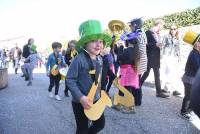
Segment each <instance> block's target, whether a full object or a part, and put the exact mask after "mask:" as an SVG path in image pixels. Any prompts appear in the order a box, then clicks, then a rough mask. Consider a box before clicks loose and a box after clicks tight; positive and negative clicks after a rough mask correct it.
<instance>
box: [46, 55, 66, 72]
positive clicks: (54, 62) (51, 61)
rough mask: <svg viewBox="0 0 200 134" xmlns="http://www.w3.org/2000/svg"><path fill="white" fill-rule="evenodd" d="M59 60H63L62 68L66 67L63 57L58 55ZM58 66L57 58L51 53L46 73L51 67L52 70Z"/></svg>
mask: <svg viewBox="0 0 200 134" xmlns="http://www.w3.org/2000/svg"><path fill="white" fill-rule="evenodd" d="M58 59H60V60H61V64H60V66H64V65H65V61H64V59H63V57H62V55H61V54H59V55H58ZM55 64H56V57H55V56H54V53H51V54H50V55H49V57H48V61H47V64H46V71H49V67H50V70H51V68H52V67H53V66H54V65H55Z"/></svg>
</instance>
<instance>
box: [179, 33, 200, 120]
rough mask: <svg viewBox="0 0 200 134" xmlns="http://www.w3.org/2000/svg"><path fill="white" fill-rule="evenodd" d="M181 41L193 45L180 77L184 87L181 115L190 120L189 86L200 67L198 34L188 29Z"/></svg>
mask: <svg viewBox="0 0 200 134" xmlns="http://www.w3.org/2000/svg"><path fill="white" fill-rule="evenodd" d="M183 41H185V42H187V43H189V44H191V45H193V47H194V48H193V50H192V51H191V52H190V54H189V56H188V59H187V62H186V65H185V73H184V75H183V77H182V81H183V84H184V88H185V96H184V98H183V103H182V108H181V116H182V117H183V118H185V119H186V120H192V116H191V109H190V107H189V105H190V99H191V91H192V88H191V87H192V84H193V81H194V77H195V75H196V74H197V71H198V69H199V67H200V34H197V33H195V32H193V31H188V32H186V34H185V36H184V38H183Z"/></svg>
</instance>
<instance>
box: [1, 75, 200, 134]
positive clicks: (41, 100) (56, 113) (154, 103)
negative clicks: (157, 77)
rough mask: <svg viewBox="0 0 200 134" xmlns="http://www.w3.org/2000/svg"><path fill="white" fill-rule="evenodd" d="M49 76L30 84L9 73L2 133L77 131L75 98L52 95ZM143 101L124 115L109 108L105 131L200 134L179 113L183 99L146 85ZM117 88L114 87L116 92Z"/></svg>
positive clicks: (68, 133) (69, 133)
mask: <svg viewBox="0 0 200 134" xmlns="http://www.w3.org/2000/svg"><path fill="white" fill-rule="evenodd" d="M47 88H48V78H47V77H46V76H45V74H42V73H38V74H34V81H33V86H31V87H27V86H26V82H25V81H24V80H23V78H21V77H20V74H17V75H14V74H10V75H9V86H8V88H6V89H3V90H0V134H73V133H74V132H75V120H74V116H73V113H72V108H71V103H70V101H71V98H66V97H64V94H63V90H64V85H63V83H62V84H61V87H60V92H59V94H60V96H61V97H62V101H56V100H55V99H51V98H49V97H48V92H47ZM143 91H144V95H143V104H142V106H141V107H137V113H136V114H131V115H128V114H122V113H119V112H116V111H114V110H113V109H109V108H107V109H106V111H105V116H106V126H105V129H104V130H103V131H102V132H101V134H122V133H123V134H199V133H200V131H199V130H198V129H197V128H196V127H195V126H194V125H193V124H192V123H190V122H187V121H185V120H183V119H182V118H180V117H179V116H178V113H179V110H180V107H181V103H182V98H179V97H173V96H172V97H171V98H170V99H160V98H157V97H155V92H154V91H153V90H152V89H150V88H143ZM114 92H116V89H114V88H113V93H114Z"/></svg>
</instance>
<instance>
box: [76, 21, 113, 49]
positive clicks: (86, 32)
mask: <svg viewBox="0 0 200 134" xmlns="http://www.w3.org/2000/svg"><path fill="white" fill-rule="evenodd" d="M79 36H80V40H79V41H78V42H77V43H76V49H77V51H80V50H81V47H84V45H85V44H86V43H88V42H89V41H92V40H98V39H102V40H103V41H104V42H105V44H104V45H105V47H107V46H109V45H110V44H111V42H112V38H111V36H110V35H108V34H106V33H104V32H103V30H102V28H101V23H100V22H99V21H98V20H88V21H85V22H83V23H82V24H81V25H80V27H79Z"/></svg>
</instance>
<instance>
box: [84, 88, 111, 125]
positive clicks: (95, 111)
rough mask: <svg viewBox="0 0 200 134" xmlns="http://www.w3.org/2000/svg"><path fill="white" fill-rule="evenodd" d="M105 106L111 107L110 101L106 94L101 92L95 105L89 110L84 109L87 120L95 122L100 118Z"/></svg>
mask: <svg viewBox="0 0 200 134" xmlns="http://www.w3.org/2000/svg"><path fill="white" fill-rule="evenodd" d="M106 106H109V107H111V106H112V101H111V99H110V97H108V95H107V94H106V92H105V91H103V90H102V91H101V98H100V99H99V100H98V101H97V102H96V103H94V104H92V105H91V108H90V109H84V113H85V115H86V116H87V117H88V119H90V120H92V121H95V120H98V119H99V118H100V117H101V115H102V114H103V112H104V110H105V108H106Z"/></svg>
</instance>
